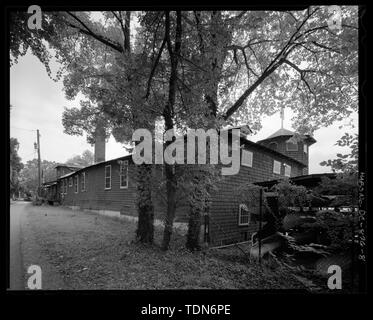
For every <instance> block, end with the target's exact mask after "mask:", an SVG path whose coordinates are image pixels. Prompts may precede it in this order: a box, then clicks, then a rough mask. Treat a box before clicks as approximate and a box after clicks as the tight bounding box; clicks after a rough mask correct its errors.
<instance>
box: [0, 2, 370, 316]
mask: <svg viewBox="0 0 373 320" xmlns="http://www.w3.org/2000/svg"><path fill="white" fill-rule="evenodd" d="M227 5H229V4H227ZM227 5H226V6H224V7H218V6H217V5H216V7H213V6H212V7H206V8H205V7H201V6H195V7H193V6H191V5H190V6H187V7H182V6H180V7H177V6H175V7H159V8H158V7H149V6H148V7H146V6H144V7H141V6H138V7H135V6H126V3H125V2H123V3H122V6H115V7H114V6H109V5H108V6H106V7H105V3H102V4H101V7H91V6H89V5H87V6H79V7H77V6H71V7H69V6H67V5H66V6H59V7H52V6H46V5H45V6H43V5H42V4H40V5H37V3H36V4H35V3H32V4H31V3H30V5H24V6H8V7H7V8H6V17H7V30H5V38H6V39H7V42H8V47H7V49H6V61H5V63H6V66H7V70H8V71H7V72H8V86H9V88H8V89H9V97H8V102H7V105H5V106H4V108H5V109H7V117H8V126H9V127H8V132H7V134H8V138H7V143H8V149H7V150H8V152H7V163H8V170H9V171H8V177H7V179H8V181H9V182H8V183H7V184H8V193H7V199H6V201H7V210H8V211H7V212H6V214H7V220H8V223H9V244H8V246H9V258H8V259H9V261H8V262H9V264H8V277H9V279H8V280H9V284H8V288H7V292H8V293H9V292H15V291H23V292H24V291H32V290H34V291H46V292H52V291H74V292H79V291H85V292H86V291H91V292H93V291H96V290H98V291H120V292H126V291H131V292H132V291H139V292H142V291H146V292H157V291H159V290H166V291H167V292H171V294H172V292H175V293H176V292H179V291H185V290H187V291H189V290H191V291H192V292H196V291H202V290H204V291H205V292H207V293H208V292H210V291H211V292H216V290H222V291H224V292H235V291H237V292H238V291H239V292H246V291H247V292H250V291H252V290H256V291H263V292H266V291H268V292H270V291H271V292H272V291H277V292H282V291H287V292H288V291H289V292H293V291H294V292H300V293H307V294H313V295H319V294H335V293H343V294H356V293H365V292H366V291H367V283H366V279H367V274H366V273H367V223H366V221H367V218H366V214H367V210H366V193H367V192H366V184H367V181H366V179H367V176H366V165H367V163H366V160H365V159H366V158H365V157H366V156H365V152H366V151H367V142H366V139H367V137H366V135H367V134H366V131H365V130H366V124H365V123H366V121H367V120H366V115H365V113H366V99H365V98H364V97H365V96H364V95H365V94H366V92H365V91H366V90H367V88H366V87H365V89H363V88H364V81H363V80H364V78H362V76H363V75H362V74H361V72H365V68H364V69H362V65H363V64H364V61H363V59H362V56H361V55H363V54H364V55H365V52H362V51H364V50H365V49H363V50H362V43H363V42H362V41H363V40H364V39H363V38H364V35H365V34H366V32H367V31H366V28H365V27H364V26H363V24H362V19H363V17H364V15H365V13H366V7H365V6H361V5H294V6H290V5H287V6H285V5H283V6H281V5H280V4H279V5H276V6H268V7H265V6H253V5H252V6H250V4H249V3H248V4H247V7H244V6H240V7H238V6H236V7H235V6H232V7H229V6H227ZM362 39H363V40H362ZM365 41H366V40H365ZM362 70H363V71H362ZM201 304H202V301H201ZM231 309H232V308H230V307H229V305H222V306H221V305H203V306H199V305H188V306H186V307H184V309H183V310H178V309H177V308H176V307H172V306H171V305H166V304H165V305H164V306H163V307H159V308H158V307H155V306H152V305H150V304H147V303H144V305H143V307H142V308H141V309H139V311H138V314H139V315H145V314H148V315H152V314H153V315H160V314H163V315H167V316H168V317H174V316H175V315H176V314H177V313H178V312H179V313H181V312H184V313H187V314H196V315H197V314H225V315H228V314H229V312H230V311H231Z"/></svg>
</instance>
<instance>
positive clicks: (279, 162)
mask: <svg viewBox="0 0 373 320" xmlns="http://www.w3.org/2000/svg"><path fill="white" fill-rule="evenodd" d="M276 163H278V164H279V166H278V168H279V172H275V168H276V166H275V164H276ZM272 172H273V173H274V174H281V161H278V160H273V169H272Z"/></svg>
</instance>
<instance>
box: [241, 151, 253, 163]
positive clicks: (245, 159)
mask: <svg viewBox="0 0 373 320" xmlns="http://www.w3.org/2000/svg"><path fill="white" fill-rule="evenodd" d="M241 163H242V165H243V166H246V167H252V166H253V153H252V152H251V151H247V150H242V159H241Z"/></svg>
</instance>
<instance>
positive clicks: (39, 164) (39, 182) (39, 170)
mask: <svg viewBox="0 0 373 320" xmlns="http://www.w3.org/2000/svg"><path fill="white" fill-rule="evenodd" d="M36 139H37V147H38V195H40V186H41V160H40V134H39V129H37V130H36Z"/></svg>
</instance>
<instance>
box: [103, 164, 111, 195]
mask: <svg viewBox="0 0 373 320" xmlns="http://www.w3.org/2000/svg"><path fill="white" fill-rule="evenodd" d="M106 168H110V176H106ZM104 178H105V180H104V187H105V190H110V189H111V164H108V165H107V166H105V169H104ZM108 178H110V187H106V179H108Z"/></svg>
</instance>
